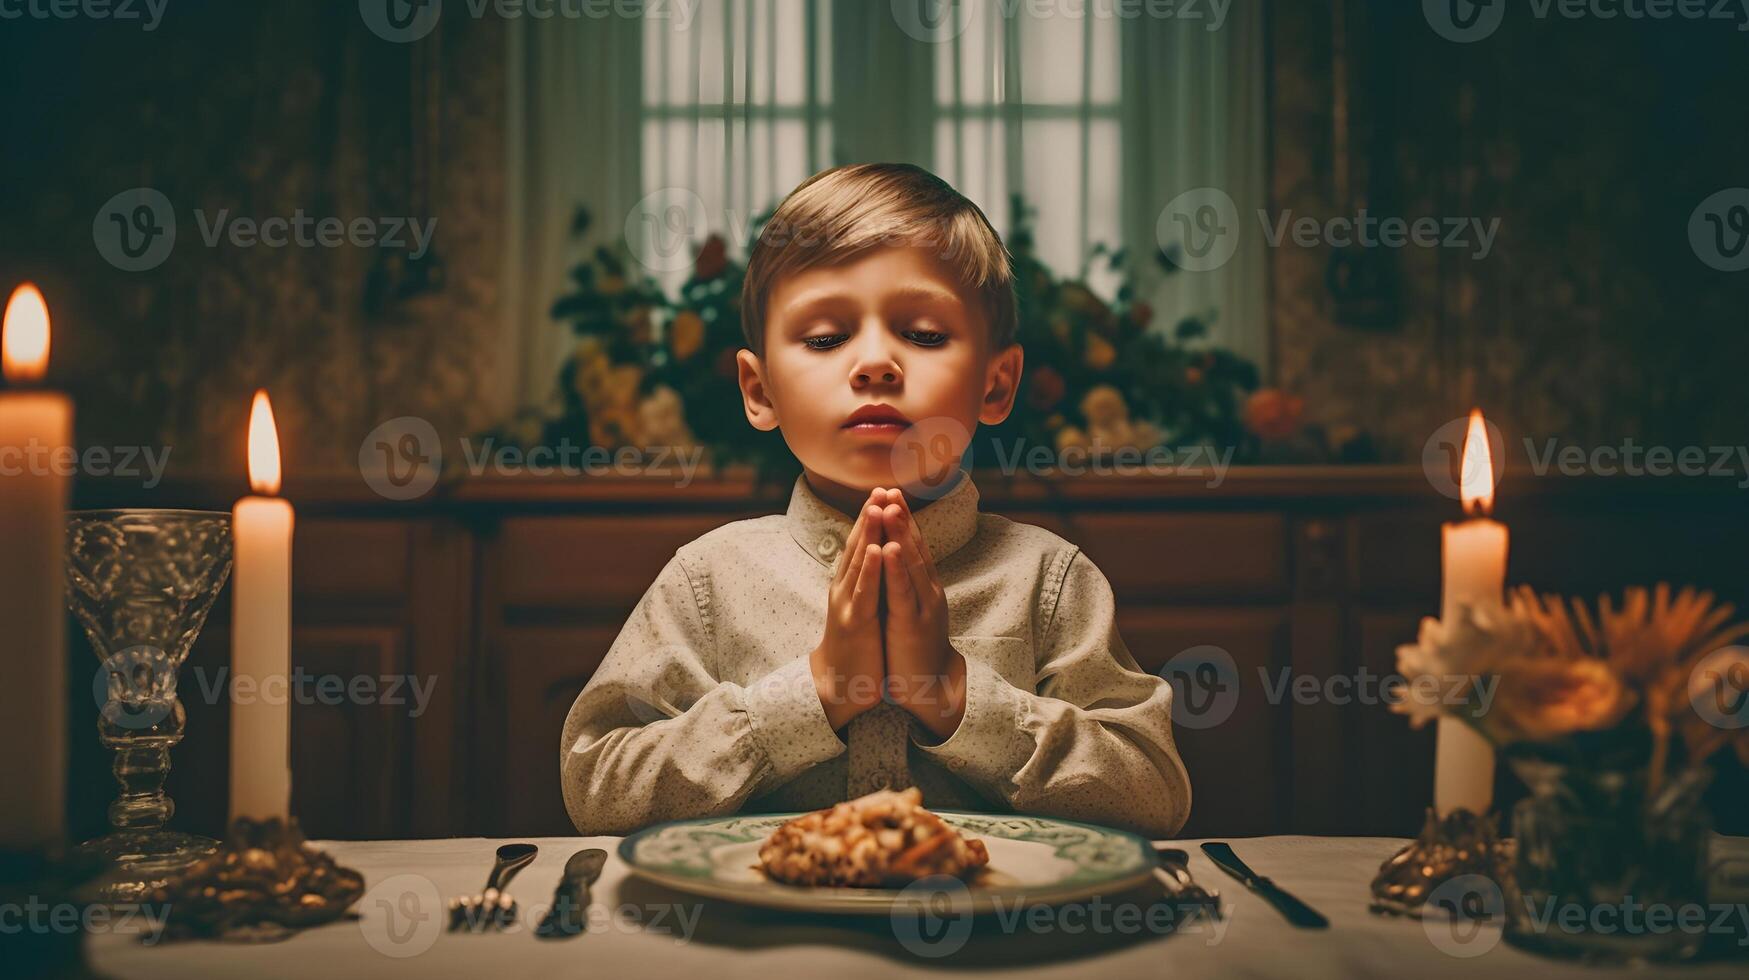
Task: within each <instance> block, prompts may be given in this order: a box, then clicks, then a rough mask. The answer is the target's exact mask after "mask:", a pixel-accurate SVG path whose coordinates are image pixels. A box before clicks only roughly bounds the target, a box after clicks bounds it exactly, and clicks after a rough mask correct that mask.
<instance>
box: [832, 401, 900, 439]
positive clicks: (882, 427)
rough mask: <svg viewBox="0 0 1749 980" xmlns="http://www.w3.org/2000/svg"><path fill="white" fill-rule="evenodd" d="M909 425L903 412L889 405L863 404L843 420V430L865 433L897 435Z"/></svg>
mask: <svg viewBox="0 0 1749 980" xmlns="http://www.w3.org/2000/svg"><path fill="white" fill-rule="evenodd" d="M910 426H911V420H910V419H908V418H906V417H905V413H903V412H901V411H899V410H898V409H896V408H894V407H892V406H891V405H864V406H862V407H861V408H859V409H857V410H856V411H854V412H851V413H850V418H848V419H846V420H845V422H844V429H845V431H847V432H856V433H861V434H866V435H897V434H898V433H900V432H903V431H905V430H906V429H908V428H910Z"/></svg>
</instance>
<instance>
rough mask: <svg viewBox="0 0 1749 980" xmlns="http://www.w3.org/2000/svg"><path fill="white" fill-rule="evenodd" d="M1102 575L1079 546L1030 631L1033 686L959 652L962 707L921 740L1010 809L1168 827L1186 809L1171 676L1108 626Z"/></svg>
mask: <svg viewBox="0 0 1749 980" xmlns="http://www.w3.org/2000/svg"><path fill="white" fill-rule="evenodd" d="M1116 611H1117V609H1116V603H1115V601H1114V599H1113V596H1112V591H1111V584H1110V583H1109V582H1107V581H1106V578H1105V575H1104V574H1103V573H1101V572H1100V571H1099V569H1098V567H1097V566H1095V565H1094V564H1093V562H1092V561H1091V560H1089V559H1088V558H1086V557H1085V556H1084V555H1082V554H1081V552H1080V551H1079V549H1077V550H1076V551H1075V552H1074V553H1073V554H1071V555H1070V557H1069V558H1068V561H1067V567H1066V569H1065V570H1064V572H1063V579H1062V585H1061V588H1060V589H1059V590H1058V593H1057V598H1056V599H1055V601H1054V602H1053V603H1051V611H1050V613H1049V614H1048V616H1047V617H1046V618H1045V623H1046V625H1045V626H1044V630H1043V634H1042V637H1041V640H1040V647H1039V656H1038V669H1037V677H1038V683H1037V690H1036V691H1027V690H1022V689H1020V688H1017V687H1015V686H1014V685H1012V684H1010V683H1009V682H1008V681H1007V680H1006V679H1004V678H1003V677H1002V675H1001V674H999V673H997V672H996V671H995V670H994V669H993V668H991V667H990V666H989V665H987V664H983V663H979V662H976V661H974V660H972V659H971V658H969V657H968V658H967V663H966V692H965V713H964V715H963V716H962V718H961V720H960V724H959V727H958V728H957V729H955V730H954V733H953V734H952V735H951V736H949V737H948V738H947V739H946V740H945V741H942V742H939V743H936V744H929V743H927V742H926V741H925V740H924V738H926V737H927V736H923V737H918V736H913V737H914V739H916V740H917V742H918V746H919V748H920V749H921V750H922V751H924V752H925V753H928V754H929V755H931V756H933V757H934V758H936V759H937V760H939V761H940V762H942V763H943V764H944V765H946V766H947V767H948V769H949V770H951V771H953V772H955V773H957V774H958V775H959V776H960V777H961V778H962V779H965V780H966V781H968V782H970V783H972V784H973V785H974V786H976V787H978V788H979V789H980V790H982V791H984V792H985V793H987V794H990V795H992V796H996V797H1000V798H1001V799H1003V800H1004V801H1006V802H1007V803H1008V804H1009V805H1010V806H1012V807H1013V808H1014V810H1015V811H1017V812H1021V813H1032V814H1039V815H1043V816H1054V817H1064V818H1068V819H1080V820H1087V821H1089V822H1094V823H1102V824H1107V825H1111V826H1117V827H1123V828H1126V829H1130V830H1134V831H1136V832H1138V833H1141V834H1144V835H1146V836H1149V837H1153V838H1165V837H1171V836H1173V835H1174V834H1176V833H1177V832H1178V830H1179V828H1181V827H1183V826H1184V821H1185V819H1186V818H1187V817H1188V816H1189V814H1190V777H1189V775H1188V774H1187V773H1186V772H1185V769H1184V763H1183V762H1182V761H1181V760H1180V759H1179V757H1178V750H1177V747H1176V745H1175V744H1174V740H1173V737H1172V687H1171V685H1169V684H1168V683H1167V682H1166V681H1165V680H1163V679H1161V678H1159V677H1155V676H1153V675H1151V674H1147V673H1144V672H1142V670H1141V669H1140V667H1139V666H1138V665H1137V664H1136V661H1135V658H1134V657H1133V656H1131V654H1130V652H1129V649H1128V648H1127V647H1125V646H1124V643H1123V639H1122V638H1121V637H1120V636H1119V635H1118V631H1117V623H1116Z"/></svg>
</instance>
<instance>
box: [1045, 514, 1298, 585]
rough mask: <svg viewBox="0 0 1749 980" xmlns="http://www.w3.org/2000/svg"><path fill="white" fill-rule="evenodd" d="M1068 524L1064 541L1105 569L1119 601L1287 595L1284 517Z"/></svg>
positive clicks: (1112, 517) (1086, 517)
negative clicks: (1076, 546) (1078, 546)
mask: <svg viewBox="0 0 1749 980" xmlns="http://www.w3.org/2000/svg"><path fill="white" fill-rule="evenodd" d="M1068 526H1069V530H1068V531H1067V532H1066V533H1065V534H1064V537H1066V538H1068V539H1069V540H1070V541H1073V542H1075V543H1076V544H1078V545H1080V546H1081V549H1082V550H1083V551H1085V552H1086V553H1087V557H1089V558H1091V559H1093V562H1094V564H1096V565H1098V566H1099V567H1100V569H1101V570H1102V571H1103V572H1105V575H1106V578H1108V579H1110V580H1111V583H1112V590H1113V591H1114V592H1115V593H1116V595H1117V597H1118V600H1119V601H1120V602H1124V601H1129V602H1136V601H1140V602H1163V601H1168V600H1172V599H1191V598H1216V597H1218V598H1219V599H1221V600H1222V601H1233V600H1236V599H1241V598H1275V597H1279V596H1282V595H1284V594H1285V593H1286V592H1287V581H1288V579H1287V547H1288V541H1287V522H1286V518H1285V517H1283V515H1281V514H1153V513H1140V514H1122V513H1113V514H1104V513H1100V514H1078V515H1074V516H1073V517H1071V519H1070V520H1069V521H1068Z"/></svg>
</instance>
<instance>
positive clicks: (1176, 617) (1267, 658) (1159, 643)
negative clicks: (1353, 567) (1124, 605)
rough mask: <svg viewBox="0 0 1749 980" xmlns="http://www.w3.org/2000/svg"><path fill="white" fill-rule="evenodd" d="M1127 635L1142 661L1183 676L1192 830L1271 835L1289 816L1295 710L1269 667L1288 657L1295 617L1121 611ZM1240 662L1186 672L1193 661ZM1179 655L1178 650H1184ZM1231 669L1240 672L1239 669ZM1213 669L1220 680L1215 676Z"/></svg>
mask: <svg viewBox="0 0 1749 980" xmlns="http://www.w3.org/2000/svg"><path fill="white" fill-rule="evenodd" d="M1118 621H1119V627H1118V628H1119V630H1120V632H1121V633H1122V635H1123V638H1124V643H1125V645H1126V646H1128V647H1129V649H1130V652H1131V653H1132V654H1134V655H1135V657H1136V662H1137V663H1138V664H1139V665H1140V666H1141V667H1142V669H1144V670H1147V671H1150V672H1153V673H1156V674H1160V675H1161V676H1165V677H1166V678H1167V679H1168V680H1171V681H1173V687H1174V690H1175V691H1176V692H1177V694H1178V697H1177V698H1175V702H1176V703H1175V705H1174V708H1173V716H1174V718H1173V721H1174V725H1173V730H1174V733H1175V735H1176V738H1177V743H1178V751H1179V755H1180V757H1181V758H1182V759H1183V760H1184V766H1185V768H1186V769H1187V770H1188V771H1189V773H1190V787H1191V812H1190V821H1189V823H1188V824H1186V825H1185V828H1184V835H1185V836H1187V837H1209V836H1238V835H1251V834H1266V833H1272V832H1275V831H1276V830H1278V829H1279V828H1280V827H1281V826H1282V825H1283V823H1284V821H1285V818H1286V809H1287V785H1288V784H1287V777H1288V772H1287V769H1286V767H1285V760H1286V759H1287V753H1286V748H1287V745H1288V740H1289V737H1290V722H1291V716H1290V714H1289V712H1288V711H1287V709H1286V708H1285V707H1282V706H1276V705H1271V704H1270V703H1269V701H1268V699H1267V688H1266V686H1265V685H1264V684H1263V683H1262V680H1261V678H1262V676H1264V675H1267V676H1270V677H1272V678H1273V677H1274V676H1276V672H1278V671H1280V670H1281V669H1283V668H1285V667H1286V666H1287V665H1288V649H1287V640H1288V631H1287V617H1286V614H1285V613H1284V612H1283V611H1282V610H1280V609H1274V608H1233V609H1193V608H1182V609H1179V608H1173V609H1160V608H1150V609H1144V608H1138V607H1132V608H1130V609H1127V610H1122V609H1120V610H1119V614H1118ZM1209 647H1213V648H1215V649H1216V650H1218V651H1220V653H1222V654H1225V655H1226V656H1227V657H1228V658H1230V663H1231V667H1230V668H1227V669H1225V670H1220V671H1217V672H1216V673H1215V674H1213V675H1209V674H1207V673H1204V672H1200V671H1197V670H1194V669H1192V670H1189V671H1188V672H1186V671H1182V670H1180V669H1179V668H1181V667H1185V666H1186V665H1187V664H1189V662H1190V661H1193V660H1197V661H1200V660H1203V658H1204V657H1205V656H1210V657H1211V659H1209V660H1208V661H1207V662H1211V663H1213V662H1216V661H1217V660H1218V655H1210V654H1209V651H1208V650H1207V649H1206V648H1209ZM1175 658H1176V659H1175ZM1229 671H1230V673H1229ZM1211 676H1212V683H1211V682H1210V680H1211Z"/></svg>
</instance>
